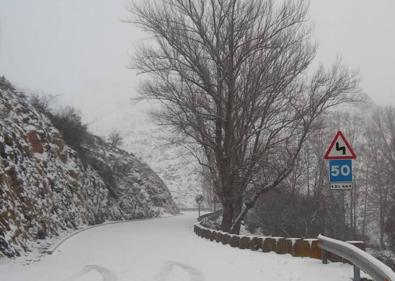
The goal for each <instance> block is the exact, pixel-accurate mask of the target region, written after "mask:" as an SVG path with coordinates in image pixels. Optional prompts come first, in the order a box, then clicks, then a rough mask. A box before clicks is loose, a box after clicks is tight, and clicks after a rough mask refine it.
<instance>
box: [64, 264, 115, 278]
mask: <svg viewBox="0 0 395 281" xmlns="http://www.w3.org/2000/svg"><path fill="white" fill-rule="evenodd" d="M91 271H96V272H97V273H99V274H100V275H101V276H102V277H103V279H102V281H117V280H118V278H117V276H116V275H115V274H114V272H112V271H111V270H109V269H107V268H105V267H103V266H100V265H87V266H85V267H84V268H83V269H82V270H81V271H80V272H78V273H76V274H74V275H73V276H71V277H70V278H67V279H65V280H64V281H75V280H77V279H78V278H79V277H81V276H84V275H85V274H88V273H89V272H91Z"/></svg>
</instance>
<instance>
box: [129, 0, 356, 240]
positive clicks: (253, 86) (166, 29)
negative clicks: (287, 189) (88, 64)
mask: <svg viewBox="0 0 395 281" xmlns="http://www.w3.org/2000/svg"><path fill="white" fill-rule="evenodd" d="M131 11H132V12H133V13H134V16H135V18H134V19H133V22H135V23H137V24H138V25H139V26H140V27H141V28H142V29H143V30H145V31H147V32H149V33H150V34H152V35H153V40H154V43H153V44H149V45H147V46H143V47H142V48H141V49H140V50H139V52H138V55H137V56H136V60H135V63H136V65H135V67H136V68H137V69H139V70H140V71H141V72H142V73H147V74H149V78H148V79H147V80H146V81H145V82H144V83H143V85H142V87H141V93H142V95H143V96H144V97H146V98H150V99H154V100H156V101H159V102H160V103H161V104H162V109H163V110H162V111H160V112H158V114H157V116H158V118H159V119H160V120H161V122H162V124H165V125H169V126H171V127H173V128H176V129H177V130H178V132H179V133H181V134H182V135H183V136H184V137H187V138H188V139H189V142H190V143H191V145H192V147H191V151H193V152H195V153H194V155H195V156H196V157H197V158H198V160H199V162H200V163H201V165H203V166H204V167H205V168H207V169H208V171H209V172H210V175H211V178H212V182H213V185H214V189H215V193H216V195H217V196H218V198H219V199H220V200H221V202H222V204H223V221H222V229H223V230H224V231H231V232H234V233H237V232H239V229H240V223H241V221H242V220H243V218H244V217H245V215H246V214H247V212H248V210H249V209H251V208H252V207H253V206H254V204H255V203H256V201H257V200H258V198H259V197H260V196H262V194H264V193H265V192H267V191H268V190H271V189H273V188H276V187H277V186H279V185H280V184H281V182H282V181H283V180H284V179H285V178H287V176H288V175H289V174H290V173H291V171H292V168H293V166H294V165H295V161H296V159H297V156H298V154H299V152H300V151H301V148H302V145H303V143H304V142H305V140H306V137H307V136H308V134H309V133H310V132H311V131H312V130H314V128H315V125H316V120H317V118H318V117H319V116H320V115H321V114H322V113H323V112H324V111H325V110H326V109H327V108H329V107H331V106H335V105H338V104H341V103H344V102H347V101H350V97H349V95H348V94H351V93H355V90H356V87H357V83H358V81H357V80H358V79H357V75H356V74H355V73H351V72H349V71H348V69H347V68H346V67H344V66H342V65H341V63H340V62H337V63H336V64H335V65H334V66H333V67H332V68H331V69H330V70H325V69H324V68H323V67H320V68H319V69H318V70H316V71H315V72H311V71H310V70H308V67H309V65H310V64H311V62H312V60H313V59H314V57H315V54H316V47H315V46H314V45H313V44H312V43H311V40H310V26H309V23H308V19H307V11H308V7H307V5H306V4H305V3H304V2H303V1H300V2H299V1H286V2H285V3H283V4H277V5H276V4H274V2H273V1H270V0H268V1H265V0H248V1H247V0H194V1H191V0H167V1H155V0H148V1H144V3H142V4H140V5H137V4H135V5H133V6H132V7H131ZM309 74H310V75H309ZM196 147H197V148H198V149H199V150H198V152H197V153H196Z"/></svg>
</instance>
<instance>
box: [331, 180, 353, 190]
mask: <svg viewBox="0 0 395 281" xmlns="http://www.w3.org/2000/svg"><path fill="white" fill-rule="evenodd" d="M331 189H337V190H345V189H352V182H337V183H331Z"/></svg>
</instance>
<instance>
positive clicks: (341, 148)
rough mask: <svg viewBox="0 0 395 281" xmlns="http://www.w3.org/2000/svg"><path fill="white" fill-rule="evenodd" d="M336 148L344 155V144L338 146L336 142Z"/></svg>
mask: <svg viewBox="0 0 395 281" xmlns="http://www.w3.org/2000/svg"><path fill="white" fill-rule="evenodd" d="M336 150H337V151H340V150H341V151H342V153H343V155H346V147H345V146H340V145H339V143H338V142H337V143H336Z"/></svg>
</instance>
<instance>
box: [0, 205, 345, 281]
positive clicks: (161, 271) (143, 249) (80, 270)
mask: <svg viewBox="0 0 395 281" xmlns="http://www.w3.org/2000/svg"><path fill="white" fill-rule="evenodd" d="M196 215H197V214H196V212H187V213H185V214H184V215H179V216H175V217H167V218H159V219H151V220H140V221H132V222H125V223H119V224H110V225H104V226H102V227H96V228H92V229H89V230H87V231H84V232H81V233H80V234H78V235H75V236H73V237H72V238H70V239H69V240H68V241H66V242H65V243H63V244H62V245H61V246H60V247H59V248H58V250H57V251H55V252H54V254H53V255H50V256H46V257H42V258H41V259H40V260H39V261H38V262H34V263H31V264H29V265H26V264H25V263H22V262H21V260H16V261H11V262H5V263H4V261H3V262H0V280H1V281H46V280H48V281H57V280H59V281H101V280H104V281H115V280H117V281H166V280H167V281H181V280H191V281H204V280H207V281H208V280H213V281H221V280H224V281H232V280H234V281H244V280H249V281H255V280H256V281H258V280H259V281H262V280H266V281H277V280H278V281H280V280H281V281H286V280H292V281H297V280H300V281H313V280H314V281H316V280H320V281H333V280H337V281H342V280H347V281H349V280H351V277H352V267H351V266H350V265H346V264H329V265H323V264H321V263H320V261H319V260H313V259H310V258H294V257H291V256H290V255H277V254H275V253H262V252H253V251H249V250H240V249H234V248H231V247H229V246H224V245H221V244H217V243H215V242H210V241H208V240H204V239H201V238H199V237H197V236H196V235H195V234H194V233H193V223H194V222H195V219H196Z"/></svg>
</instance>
